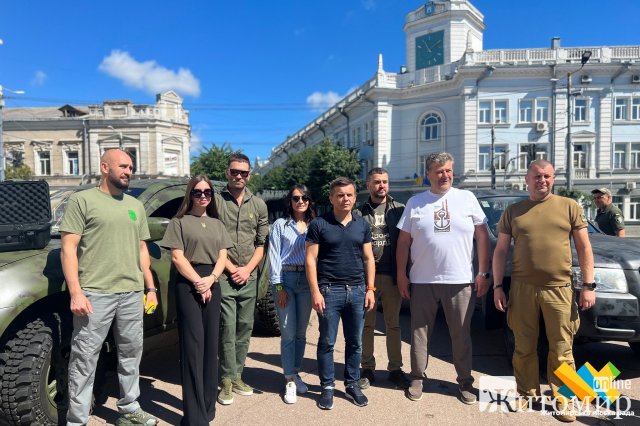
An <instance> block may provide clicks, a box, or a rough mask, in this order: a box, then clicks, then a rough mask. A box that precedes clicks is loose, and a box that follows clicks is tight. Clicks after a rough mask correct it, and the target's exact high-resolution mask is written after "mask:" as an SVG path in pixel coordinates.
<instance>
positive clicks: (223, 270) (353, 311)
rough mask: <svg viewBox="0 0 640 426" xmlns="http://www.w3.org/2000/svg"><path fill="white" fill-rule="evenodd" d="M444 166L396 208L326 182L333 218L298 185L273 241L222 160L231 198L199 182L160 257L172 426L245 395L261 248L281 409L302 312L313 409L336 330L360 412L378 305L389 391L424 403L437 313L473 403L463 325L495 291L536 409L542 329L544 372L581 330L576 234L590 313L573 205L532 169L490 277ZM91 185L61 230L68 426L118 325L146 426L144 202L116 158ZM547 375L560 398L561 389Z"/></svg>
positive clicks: (385, 190) (109, 157) (384, 180)
mask: <svg viewBox="0 0 640 426" xmlns="http://www.w3.org/2000/svg"><path fill="white" fill-rule="evenodd" d="M453 161H454V159H453V157H452V156H451V155H450V154H448V153H434V154H431V155H429V156H428V157H427V160H426V167H427V175H428V178H429V181H430V182H431V187H430V189H429V190H427V191H425V192H423V193H421V194H418V195H416V196H414V197H412V198H411V199H410V200H409V201H408V203H407V205H406V206H405V205H403V204H402V203H399V202H397V201H396V200H394V199H393V198H392V197H391V195H390V194H389V174H388V172H387V171H386V170H385V169H383V168H374V169H372V170H370V171H369V172H368V174H367V182H366V184H367V189H368V191H369V197H368V199H367V201H366V202H365V203H363V204H362V206H360V207H359V208H358V209H354V207H355V202H356V194H357V192H356V185H355V183H354V182H353V181H352V180H350V179H348V178H345V177H339V178H337V179H335V180H333V181H332V182H331V183H330V195H329V201H330V204H331V206H332V210H331V211H329V212H327V213H325V214H323V215H321V216H318V217H316V216H315V212H314V206H313V198H312V196H311V194H310V192H309V190H308V188H307V187H306V186H304V185H301V184H298V185H294V186H293V187H292V188H291V189H290V190H289V192H288V194H287V196H286V203H287V204H286V207H285V215H284V217H283V218H280V219H278V220H276V221H275V222H274V224H273V226H272V230H271V232H269V224H268V215H267V207H266V205H265V203H264V202H263V201H262V200H261V199H260V198H258V197H256V196H255V195H254V194H252V193H251V192H250V190H249V189H248V188H247V187H246V185H247V183H248V181H249V179H250V162H249V159H248V158H247V157H246V156H244V155H242V154H235V155H233V156H232V157H231V158H230V160H229V162H228V167H227V169H226V171H225V174H226V177H227V181H228V183H227V186H226V187H225V188H224V189H223V190H222V191H220V193H215V191H214V188H213V185H212V184H211V182H210V181H209V179H207V178H206V177H205V176H196V177H193V178H192V179H191V180H190V181H189V183H188V185H187V189H186V193H185V196H184V199H183V201H182V204H181V206H180V208H179V210H178V212H177V214H176V215H175V217H174V218H173V219H172V220H171V222H170V223H169V226H168V227H167V230H166V233H165V235H164V238H163V240H162V241H161V242H160V245H161V246H163V247H166V248H168V249H170V250H171V258H172V262H173V265H174V267H175V274H174V276H175V278H174V283H175V286H174V287H175V292H176V307H177V314H178V331H179V338H180V372H181V378H182V388H183V419H182V422H181V424H183V425H208V424H209V422H210V421H212V420H213V418H214V417H215V411H216V401H217V402H219V403H220V404H222V405H228V404H231V403H233V394H234V393H235V394H239V395H251V394H252V393H253V389H252V388H251V386H249V385H247V384H246V383H245V382H244V381H243V378H242V373H243V368H244V365H245V360H246V356H247V352H248V348H249V339H250V336H251V331H252V328H253V319H254V307H255V302H256V300H255V299H256V295H257V289H256V286H257V282H256V267H257V266H258V264H259V262H260V261H261V259H262V258H263V256H264V255H265V254H266V253H265V247H266V245H267V244H266V243H267V239H268V240H269V244H268V256H269V260H270V264H271V272H270V274H271V275H270V281H271V285H272V286H273V295H274V300H275V303H276V307H277V312H278V317H279V320H280V329H281V334H282V337H281V345H280V347H281V362H282V369H283V374H284V382H285V386H284V401H285V402H286V403H290V404H291V403H295V402H296V399H297V395H298V394H302V393H305V392H307V391H308V386H307V384H305V383H304V381H303V380H302V378H301V376H300V372H301V369H302V363H303V359H304V352H305V347H306V330H307V327H308V324H309V318H310V314H311V310H312V309H313V310H315V311H316V312H317V315H318V327H319V339H318V345H317V362H318V375H319V378H320V386H321V393H320V396H319V398H318V401H317V405H318V407H319V408H321V409H326V410H330V409H332V408H333V398H334V390H335V366H334V360H333V352H334V346H335V344H336V338H337V334H338V327H339V323H340V321H342V327H343V334H344V339H345V368H344V384H345V391H344V394H345V396H346V397H347V398H348V399H349V400H351V401H352V402H353V403H354V404H355V405H357V406H366V405H367V404H368V399H367V397H366V396H365V395H364V393H363V392H362V390H363V389H366V388H368V387H369V386H371V385H373V384H374V383H375V382H376V376H375V368H376V360H375V358H374V356H373V352H374V348H373V335H374V328H375V321H376V312H375V310H374V307H375V305H376V302H377V299H378V298H380V299H381V302H382V305H383V307H384V323H385V327H386V347H387V355H388V364H387V370H388V371H389V373H388V379H389V380H390V381H391V382H392V383H393V384H394V385H395V386H396V387H398V388H400V389H403V390H404V391H405V393H406V396H407V398H409V399H410V400H412V401H418V400H420V399H421V398H422V391H423V382H424V379H426V378H427V375H426V371H427V364H428V359H429V348H430V344H431V336H432V332H433V329H434V326H435V318H436V313H437V309H438V304H440V305H442V308H443V311H444V314H445V317H446V322H447V326H448V329H449V333H450V335H451V341H452V350H453V364H454V367H455V370H456V374H457V383H458V399H460V401H462V402H463V403H465V404H473V403H475V402H476V400H477V396H476V390H475V389H474V387H473V381H474V379H473V377H472V374H471V371H472V341H471V332H470V325H471V318H472V315H473V311H474V305H475V298H476V297H482V296H483V295H484V294H486V293H487V291H488V289H489V286H490V283H491V277H492V276H493V289H494V301H495V304H496V307H497V308H498V309H499V310H503V311H504V310H507V308H508V321H509V325H510V327H511V328H512V329H513V330H514V334H515V340H516V349H515V354H514V359H513V366H514V373H515V376H516V380H517V383H518V391H519V392H520V393H521V394H522V395H523V396H525V397H526V396H528V397H536V396H539V395H540V389H539V387H540V385H539V382H538V378H537V367H535V372H534V366H536V365H537V352H536V345H535V342H537V338H538V323H539V316H540V315H542V316H543V317H544V319H545V324H546V332H547V337H548V339H549V362H548V366H549V370H550V371H553V370H554V369H555V368H556V367H557V366H558V365H559V364H560V363H562V362H564V361H566V362H568V363H569V364H571V365H572V363H573V356H572V349H571V346H572V342H573V335H574V334H575V332H576V331H577V321H578V319H577V318H578V317H577V303H576V301H575V300H574V293H573V291H572V286H571V251H570V245H569V241H570V237H573V238H574V240H575V242H576V247H577V249H578V255H579V259H580V268H581V271H582V277H583V279H584V280H585V285H584V287H583V289H582V291H581V292H580V298H579V304H580V306H581V307H582V309H588V308H590V307H591V306H593V304H594V303H595V292H594V291H593V289H594V286H593V284H592V283H591V281H592V280H593V257H592V254H591V247H590V245H589V239H588V236H587V235H586V221H585V220H584V215H583V214H582V210H581V208H580V207H579V205H578V204H577V203H576V202H575V201H572V200H569V199H566V198H562V197H558V196H555V195H553V194H552V192H551V189H552V186H553V179H554V176H553V174H554V170H553V166H552V165H551V164H550V163H549V162H547V161H545V160H537V161H534V162H533V163H532V164H531V165H530V166H529V170H528V173H527V177H526V179H527V184H528V190H529V195H530V198H529V200H527V201H524V202H520V203H517V204H515V205H512V206H510V207H509V208H508V209H507V211H505V213H504V215H503V216H502V218H501V220H500V224H499V227H498V230H499V236H498V246H497V248H496V250H495V254H494V258H493V274H491V273H490V269H489V268H490V261H491V259H490V256H491V254H490V253H491V248H490V240H489V235H488V231H487V227H486V221H487V219H486V216H485V215H484V213H483V210H482V208H481V207H480V205H479V203H478V201H477V199H476V198H475V196H474V195H473V194H472V193H471V192H469V191H466V190H461V189H457V188H454V187H453V186H452V185H453ZM101 171H102V180H101V183H100V186H99V187H98V188H95V189H92V190H88V191H82V192H79V193H77V194H74V195H73V196H72V197H71V199H70V201H69V207H68V208H67V211H66V213H65V217H64V219H63V222H62V224H61V227H60V230H61V234H62V263H63V268H64V274H65V278H66V280H67V284H68V288H69V292H70V295H71V310H72V312H73V314H74V332H73V339H72V351H71V360H70V364H69V396H70V397H69V411H68V414H67V422H68V424H70V425H76V424H77V425H81V424H86V423H87V421H88V416H89V408H90V405H91V394H92V387H93V375H94V372H95V363H96V362H97V356H98V354H99V351H100V347H101V345H102V342H103V341H104V339H105V337H106V334H107V332H108V330H109V327H110V326H111V323H112V322H114V321H115V324H114V334H115V337H116V343H117V346H118V355H119V368H118V372H119V380H120V389H121V394H122V396H121V399H120V400H118V403H117V406H118V411H119V412H120V418H119V419H118V424H119V425H121V426H126V425H133V424H143V425H154V424H156V423H157V420H156V419H155V418H154V417H153V416H151V415H149V414H148V413H146V412H144V411H143V410H142V409H141V408H140V406H139V404H138V402H137V398H138V396H139V393H140V390H139V385H138V381H139V363H140V357H141V351H142V312H143V311H142V310H141V309H140V304H141V303H142V300H141V299H142V290H143V288H144V290H146V292H147V303H148V304H150V303H157V298H156V295H155V292H156V291H157V290H156V288H155V286H154V282H153V277H152V275H151V272H150V268H149V266H150V261H149V254H148V252H147V248H146V244H145V240H146V239H148V238H149V232H148V229H147V225H146V216H145V213H144V209H143V208H142V205H141V204H140V203H139V202H138V201H137V200H135V199H134V198H132V197H129V196H127V195H125V194H124V193H123V191H124V190H125V189H126V188H127V187H128V182H129V179H130V177H131V173H132V164H131V160H130V158H129V157H128V155H127V154H126V153H124V152H123V151H119V150H109V151H106V152H105V154H104V155H103V157H102V159H101ZM474 241H475V247H476V248H475V250H476V251H477V260H478V265H477V268H478V270H477V271H476V272H474V267H473V253H474ZM512 241H514V244H515V249H514V256H513V275H512V285H511V293H510V294H509V298H508V299H507V296H506V295H505V294H504V292H502V291H501V290H502V278H503V275H504V267H505V259H506V256H507V252H508V250H509V246H510V244H511V242H512ZM105 252H106V253H109V255H107V256H105ZM114 259H115V261H114ZM116 261H117V265H118V266H117V267H115V266H114V265H116ZM114 273H117V276H114ZM143 283H144V287H143ZM402 298H405V299H409V301H410V306H411V350H410V358H411V360H410V372H409V375H408V377H407V375H406V374H405V373H404V372H403V370H402V366H403V362H402V355H401V330H400V324H399V315H400V306H401V303H402ZM218 358H219V362H217V361H218ZM549 377H550V381H551V384H552V387H554V386H555V387H557V383H556V382H557V380H556V381H554V380H553V377H555V376H553V374H552V373H550V374H549ZM218 389H219V391H218ZM561 419H564V420H571V418H570V416H564V417H562V418H561Z"/></svg>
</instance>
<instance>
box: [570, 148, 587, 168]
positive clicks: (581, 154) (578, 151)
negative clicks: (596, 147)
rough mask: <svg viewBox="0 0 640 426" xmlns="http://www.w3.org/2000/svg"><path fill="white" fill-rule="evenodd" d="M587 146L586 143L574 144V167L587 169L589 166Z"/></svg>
mask: <svg viewBox="0 0 640 426" xmlns="http://www.w3.org/2000/svg"><path fill="white" fill-rule="evenodd" d="M587 157H588V152H587V146H586V145H584V144H576V145H574V146H573V168H574V169H576V170H578V169H586V168H587V164H588V162H587Z"/></svg>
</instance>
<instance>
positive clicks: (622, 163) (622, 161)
mask: <svg viewBox="0 0 640 426" xmlns="http://www.w3.org/2000/svg"><path fill="white" fill-rule="evenodd" d="M625 151H626V144H624V143H617V144H614V145H613V168H614V169H626V168H627V161H626V156H625V154H626V153H625Z"/></svg>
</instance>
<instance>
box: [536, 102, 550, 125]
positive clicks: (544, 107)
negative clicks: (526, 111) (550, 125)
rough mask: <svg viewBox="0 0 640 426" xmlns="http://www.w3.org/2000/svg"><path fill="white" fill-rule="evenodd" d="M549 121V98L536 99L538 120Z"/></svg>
mask: <svg viewBox="0 0 640 426" xmlns="http://www.w3.org/2000/svg"><path fill="white" fill-rule="evenodd" d="M543 121H549V100H548V99H536V122H538V123H540V122H543Z"/></svg>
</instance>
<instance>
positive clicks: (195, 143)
mask: <svg viewBox="0 0 640 426" xmlns="http://www.w3.org/2000/svg"><path fill="white" fill-rule="evenodd" d="M200 148H202V138H201V137H200V135H199V134H198V133H196V132H194V131H192V132H191V146H190V149H189V150H190V151H191V155H197V154H198V153H199V152H200Z"/></svg>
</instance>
